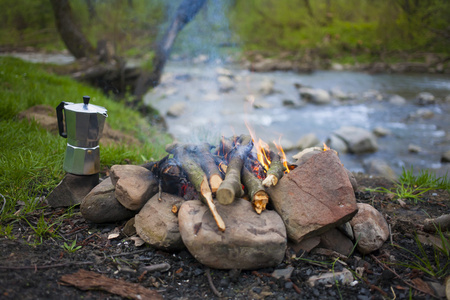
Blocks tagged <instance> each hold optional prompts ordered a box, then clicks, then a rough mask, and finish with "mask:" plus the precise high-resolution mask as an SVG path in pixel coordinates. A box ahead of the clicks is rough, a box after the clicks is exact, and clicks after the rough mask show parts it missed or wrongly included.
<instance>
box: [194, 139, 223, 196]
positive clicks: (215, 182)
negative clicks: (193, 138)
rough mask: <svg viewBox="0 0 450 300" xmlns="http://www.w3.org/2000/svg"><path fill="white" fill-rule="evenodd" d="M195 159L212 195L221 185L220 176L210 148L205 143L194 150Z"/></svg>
mask: <svg viewBox="0 0 450 300" xmlns="http://www.w3.org/2000/svg"><path fill="white" fill-rule="evenodd" d="M192 150H194V153H195V157H196V159H197V162H199V163H200V166H201V167H202V169H203V171H205V173H206V176H207V177H208V180H209V185H210V187H211V191H212V192H213V193H215V192H217V190H218V189H219V186H220V184H221V183H222V181H223V180H222V176H221V175H220V171H219V168H218V167H217V165H216V162H215V161H214V157H213V156H212V154H211V151H210V150H211V147H210V145H209V144H207V143H203V144H201V145H199V146H197V147H195V148H194V149H192Z"/></svg>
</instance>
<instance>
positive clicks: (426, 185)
mask: <svg viewBox="0 0 450 300" xmlns="http://www.w3.org/2000/svg"><path fill="white" fill-rule="evenodd" d="M438 189H442V190H446V191H450V181H449V179H448V176H447V174H445V175H444V176H442V177H436V174H435V173H433V172H431V171H429V170H427V169H424V170H420V171H419V174H418V175H414V172H413V167H411V169H410V170H407V169H405V168H403V171H402V174H401V175H400V176H399V179H398V182H395V186H394V188H392V189H387V188H384V187H378V188H375V189H372V190H371V191H373V192H380V193H393V194H394V195H395V199H401V200H409V201H412V202H413V203H414V204H417V202H419V201H422V196H423V194H425V193H426V192H428V191H430V190H438Z"/></svg>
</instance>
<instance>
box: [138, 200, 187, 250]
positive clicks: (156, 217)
mask: <svg viewBox="0 0 450 300" xmlns="http://www.w3.org/2000/svg"><path fill="white" fill-rule="evenodd" d="M183 202H184V199H183V198H181V197H178V196H174V195H172V194H168V193H162V194H161V201H160V200H159V195H158V194H156V195H154V196H153V197H152V198H151V199H150V200H149V201H148V202H147V203H146V204H145V205H144V207H143V208H142V209H141V210H140V211H139V213H138V214H137V215H136V217H135V224H134V226H135V227H136V233H137V234H138V235H139V236H140V237H141V239H143V240H144V241H145V242H146V243H148V244H149V245H151V246H152V247H155V248H157V249H161V250H164V251H178V250H181V249H183V248H184V244H183V240H182V239H181V234H180V230H179V228H178V218H177V215H176V214H175V213H174V212H173V211H172V207H173V206H175V207H176V208H177V210H178V208H179V207H180V206H181V204H182V203H183ZM175 212H176V211H175Z"/></svg>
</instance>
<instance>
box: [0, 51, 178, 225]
mask: <svg viewBox="0 0 450 300" xmlns="http://www.w3.org/2000/svg"><path fill="white" fill-rule="evenodd" d="M0 70H1V71H0V97H1V99H2V102H1V105H0V153H1V154H2V155H1V156H0V193H1V194H2V195H3V196H4V197H5V199H6V201H5V202H4V203H5V204H4V207H3V209H2V210H1V211H0V213H1V216H0V221H1V220H6V219H10V218H17V217H20V216H21V215H25V214H27V213H28V212H31V211H34V210H35V209H36V207H37V206H38V204H39V203H38V201H35V199H36V198H38V197H41V196H44V195H46V194H48V192H50V191H51V190H52V189H53V188H54V187H55V186H56V185H57V184H58V182H59V181H60V180H61V179H62V177H63V176H64V171H63V169H62V165H63V160H64V153H65V148H66V143H67V141H66V140H65V139H63V138H61V137H59V136H58V135H57V134H55V133H50V132H48V131H46V130H44V129H42V128H41V127H40V126H39V125H38V124H37V123H35V122H28V121H26V120H19V119H18V118H17V114H18V113H19V112H21V111H23V110H25V109H27V108H29V107H31V106H35V105H38V104H44V105H49V106H51V107H56V106H57V105H58V104H59V103H60V102H61V101H70V102H75V103H78V102H81V99H82V96H83V95H90V96H91V99H92V100H91V101H92V103H93V104H96V105H101V106H104V107H106V108H107V110H108V119H107V123H108V124H109V125H110V126H111V127H112V128H113V129H118V130H121V131H124V132H126V133H128V134H130V135H132V136H134V137H136V138H137V139H138V140H139V142H140V143H139V144H136V145H133V144H117V145H101V157H100V159H101V160H100V163H101V168H103V167H108V166H111V165H113V164H123V163H125V162H127V163H135V164H140V163H143V162H144V161H143V157H145V158H148V159H155V160H157V159H160V158H161V157H162V156H164V154H165V151H164V145H165V144H167V143H170V138H169V137H168V136H167V135H163V134H161V133H159V132H158V131H157V130H156V129H154V128H152V127H151V126H150V125H149V123H148V121H147V120H146V119H144V118H142V117H141V116H140V115H139V113H138V112H136V111H133V110H131V109H130V108H126V107H125V106H124V105H123V104H121V103H118V102H115V101H113V100H111V99H109V98H107V97H105V96H104V95H103V94H102V93H101V91H99V90H96V89H94V88H92V87H89V86H87V85H84V84H81V83H77V82H75V81H73V80H71V79H70V78H68V77H58V76H56V75H52V74H49V73H47V72H45V71H43V69H42V68H41V67H40V66H39V65H37V64H32V63H26V62H23V61H21V60H19V59H14V58H7V57H0ZM100 144H102V141H101V140H100ZM18 201H22V202H23V203H24V206H23V207H22V208H21V209H20V211H19V213H18V216H17V215H15V213H16V212H17V211H18V208H17V203H18ZM1 205H2V206H3V204H1Z"/></svg>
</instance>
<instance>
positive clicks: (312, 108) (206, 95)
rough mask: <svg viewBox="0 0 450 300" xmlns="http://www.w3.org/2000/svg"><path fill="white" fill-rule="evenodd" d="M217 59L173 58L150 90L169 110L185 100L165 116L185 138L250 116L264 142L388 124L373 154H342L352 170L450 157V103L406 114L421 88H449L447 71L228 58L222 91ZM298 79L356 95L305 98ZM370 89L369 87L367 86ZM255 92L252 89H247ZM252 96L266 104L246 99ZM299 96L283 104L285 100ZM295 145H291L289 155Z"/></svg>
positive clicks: (434, 165)
mask: <svg viewBox="0 0 450 300" xmlns="http://www.w3.org/2000/svg"><path fill="white" fill-rule="evenodd" d="M216 68H217V67H216V66H211V65H208V64H183V63H179V62H171V63H169V65H168V66H167V67H166V69H165V75H164V76H163V79H162V82H161V85H160V86H158V87H157V88H156V89H155V90H153V91H152V92H150V93H148V94H147V95H146V97H145V101H146V103H147V104H150V105H152V106H153V107H155V108H156V109H158V110H159V111H160V112H161V114H162V115H166V113H167V111H168V110H169V108H170V107H171V106H172V105H174V104H176V103H178V105H179V104H180V103H183V104H182V105H184V108H183V112H182V114H181V115H180V116H178V117H170V116H167V117H166V122H167V125H168V130H169V132H170V133H171V134H172V135H173V136H174V137H175V138H176V139H178V140H180V141H185V142H197V141H209V142H214V141H217V140H218V138H219V137H220V136H221V135H224V136H231V135H233V134H242V133H248V129H247V126H246V124H248V125H249V126H250V127H251V128H252V129H253V130H254V131H255V133H256V136H257V137H259V138H261V139H262V140H264V141H266V142H270V141H273V140H275V141H278V140H279V138H280V136H281V141H282V144H289V143H291V144H292V143H295V142H296V141H298V140H299V139H300V138H301V137H302V136H304V135H306V134H308V133H314V134H316V136H317V137H318V138H319V139H320V140H322V141H325V140H326V138H327V137H328V136H329V135H330V133H331V132H333V131H334V130H336V129H338V128H340V127H342V126H356V127H362V128H365V129H367V130H373V129H374V128H375V127H383V128H386V129H388V130H390V131H391V134H390V135H388V136H386V137H380V138H378V139H377V141H378V144H379V150H378V151H377V152H375V153H372V154H363V155H354V154H341V155H340V156H341V160H342V161H343V163H344V165H345V166H346V167H347V168H348V169H350V170H351V171H362V172H364V166H365V164H366V163H367V162H368V161H369V160H372V159H375V158H377V159H378V158H379V159H383V160H385V161H386V162H388V163H389V165H390V166H391V167H392V168H393V169H394V171H396V173H398V174H399V173H401V170H402V167H406V168H410V167H411V166H414V168H415V169H418V168H420V169H422V168H430V169H434V171H435V172H436V173H437V174H439V175H441V174H445V172H447V171H448V169H449V164H448V163H447V164H444V163H441V162H440V159H441V155H442V153H443V152H445V151H447V150H450V136H449V128H450V118H449V114H450V104H449V103H448V102H447V103H443V101H441V102H439V104H435V105H428V106H426V107H425V108H426V109H428V110H431V111H432V112H433V113H434V116H433V117H432V118H431V119H423V118H409V117H408V116H409V115H411V114H413V113H415V112H416V111H417V110H419V109H421V108H424V107H422V106H419V105H417V102H416V101H415V100H416V96H417V95H418V94H419V93H420V92H425V91H426V92H430V93H432V94H433V95H434V96H436V97H437V98H441V99H444V98H445V97H446V96H448V95H450V76H448V75H435V74H431V75H430V74H401V75H400V74H383V75H371V74H366V73H361V72H350V71H317V72H314V73H311V74H297V73H293V72H269V73H252V72H249V71H247V70H243V69H242V68H239V67H238V66H229V67H228V66H227V69H228V70H230V71H231V73H232V76H233V82H234V88H233V89H232V90H230V91H228V92H220V91H219V85H218V81H217V71H216ZM265 80H271V81H273V82H274V89H275V93H273V94H271V95H268V96H263V95H261V93H260V92H259V89H260V86H261V83H262V82H263V81H265ZM294 84H302V85H304V86H310V87H312V88H315V89H317V88H320V89H325V90H328V91H331V90H340V91H342V92H343V93H346V94H353V95H355V99H356V101H350V102H347V103H344V102H341V101H334V102H333V103H332V104H329V105H314V104H304V103H303V104H302V105H300V104H301V100H300V96H299V95H298V92H297V90H296V88H295V86H294ZM371 90H376V91H379V92H380V93H381V94H382V95H383V96H384V100H363V99H364V96H365V95H367V94H368V91H371ZM369 93H370V92H369ZM390 95H399V96H402V97H404V98H405V99H406V100H407V103H406V104H404V105H395V104H391V103H390V102H389V101H388V100H387V99H388V97H389V96H390ZM249 96H250V97H249ZM249 98H254V99H255V103H259V104H260V106H261V108H254V106H253V105H252V104H251V103H250V102H249V101H246V100H248V99H249ZM284 100H290V101H291V102H294V103H297V104H298V105H296V106H294V107H289V106H284V105H283V101H284ZM410 144H413V145H417V146H420V147H421V148H422V150H421V151H420V152H419V153H411V152H409V151H408V145H410ZM295 153H296V152H290V153H288V159H289V155H292V154H295Z"/></svg>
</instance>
